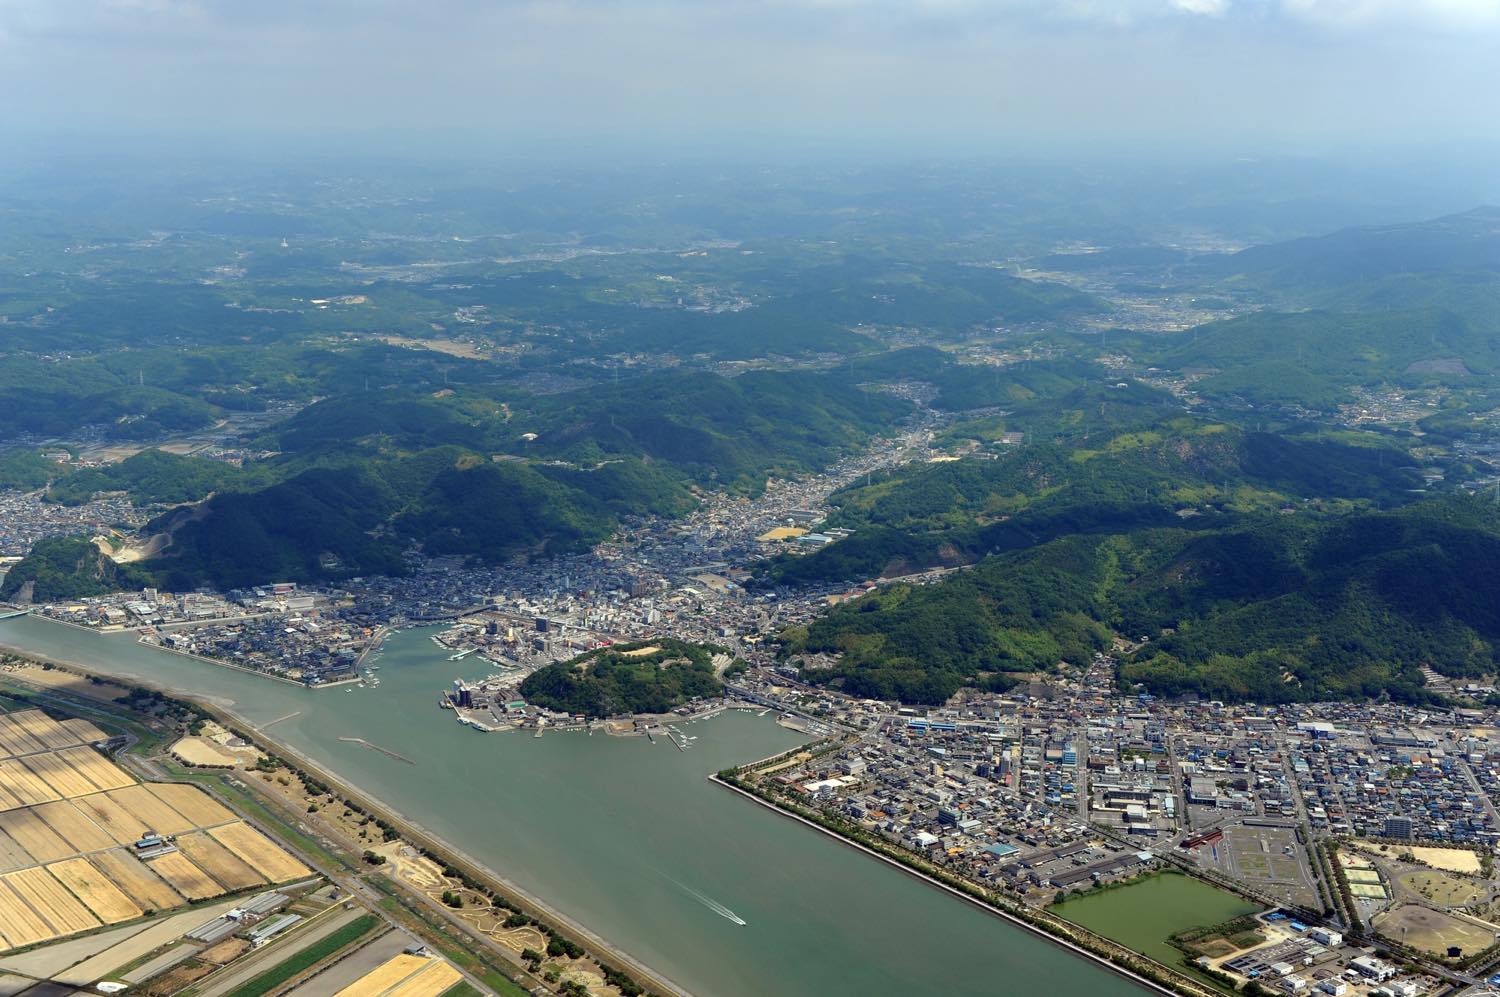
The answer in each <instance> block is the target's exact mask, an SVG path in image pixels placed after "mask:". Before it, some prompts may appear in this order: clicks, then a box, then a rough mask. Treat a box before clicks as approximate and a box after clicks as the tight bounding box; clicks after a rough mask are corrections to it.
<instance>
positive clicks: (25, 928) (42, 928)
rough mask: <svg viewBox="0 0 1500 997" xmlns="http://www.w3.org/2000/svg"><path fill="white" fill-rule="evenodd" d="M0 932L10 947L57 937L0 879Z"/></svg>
mask: <svg viewBox="0 0 1500 997" xmlns="http://www.w3.org/2000/svg"><path fill="white" fill-rule="evenodd" d="M0 925H4V927H3V928H0V932H3V933H4V935H5V940H6V942H7V943H8V944H9V945H10V946H11V947H12V948H15V947H18V946H21V945H30V944H31V943H32V942H39V941H42V940H43V939H46V938H52V937H54V936H56V935H57V932H56V931H53V930H52V926H51V925H49V924H48V923H47V922H46V921H43V920H42V919H41V918H40V917H38V916H37V915H36V914H35V913H34V912H33V911H32V909H31V908H30V907H28V906H27V904H26V901H24V900H22V899H21V897H20V895H19V894H17V893H16V892H15V891H14V890H12V889H11V888H10V886H9V885H7V884H6V883H5V881H4V879H0Z"/></svg>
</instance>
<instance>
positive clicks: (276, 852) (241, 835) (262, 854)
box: [209, 821, 311, 883]
mask: <svg viewBox="0 0 1500 997" xmlns="http://www.w3.org/2000/svg"><path fill="white" fill-rule="evenodd" d="M209 834H211V835H213V837H214V838H215V839H216V840H217V841H218V842H219V843H220V844H222V845H223V846H224V847H225V848H227V849H229V850H230V851H231V852H233V853H234V854H235V855H238V856H239V857H240V858H242V859H244V860H245V862H247V863H248V864H249V865H250V866H251V867H252V868H254V869H255V870H256V871H258V872H259V873H261V874H262V875H264V876H265V877H266V878H267V879H269V880H270V881H271V882H273V883H285V882H287V881H288V880H292V879H296V878H297V877H298V876H306V875H307V874H308V873H309V872H310V871H311V870H309V869H308V868H307V866H305V865H303V864H302V863H301V862H298V861H297V860H296V859H295V858H293V857H292V856H290V855H288V854H287V853H286V851H285V849H283V848H282V847H281V846H280V845H278V844H276V842H274V841H272V840H271V839H270V838H267V837H266V836H265V835H264V834H261V833H260V832H259V831H257V830H256V829H255V828H253V827H251V826H250V825H249V824H246V823H244V822H243V821H240V822H237V823H234V824H225V825H224V826H223V827H216V828H214V829H213V830H212V831H210V832H209Z"/></svg>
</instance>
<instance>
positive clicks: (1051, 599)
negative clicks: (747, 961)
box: [784, 497, 1500, 703]
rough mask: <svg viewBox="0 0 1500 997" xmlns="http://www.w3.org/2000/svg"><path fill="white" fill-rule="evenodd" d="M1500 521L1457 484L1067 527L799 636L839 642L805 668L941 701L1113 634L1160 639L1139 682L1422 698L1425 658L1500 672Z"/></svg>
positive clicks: (819, 647)
mask: <svg viewBox="0 0 1500 997" xmlns="http://www.w3.org/2000/svg"><path fill="white" fill-rule="evenodd" d="M1497 586H1500V518H1497V509H1496V506H1495V503H1494V502H1493V501H1492V500H1490V499H1487V498H1473V497H1453V498H1448V499H1443V500H1432V501H1427V502H1422V503H1418V504H1416V505H1413V506H1410V507H1408V508H1406V509H1402V510H1400V511H1397V512H1390V513H1373V512H1372V513H1357V514H1352V515H1349V516H1347V517H1342V518H1337V519H1332V520H1326V519H1316V518H1313V517H1306V516H1292V517H1285V516H1267V517H1260V518H1257V519H1255V520H1253V521H1249V522H1245V523H1241V524H1238V525H1236V526H1233V527H1227V528H1224V529H1217V530H1209V531H1199V532H1194V531H1189V530H1181V529H1152V530H1138V531H1135V532H1132V533H1129V534H1113V535H1098V536H1072V537H1066V538H1063V539H1060V540H1055V541H1052V542H1050V543H1046V544H1043V545H1041V546H1039V547H1036V548H1032V549H1029V550H1024V551H1015V552H1010V553H1006V554H1001V555H997V556H994V557H991V558H988V559H986V560H984V561H983V562H981V563H980V564H979V565H978V566H976V567H975V568H973V569H971V570H968V571H964V572H961V573H959V574H957V575H953V576H950V577H949V578H948V579H946V580H944V581H942V582H940V583H937V584H934V585H931V586H927V587H913V586H909V585H904V584H899V585H892V586H889V587H886V588H882V589H881V590H879V591H877V592H876V593H874V594H871V595H868V596H865V597H863V598H861V599H859V600H856V601H854V602H852V603H849V604H847V605H845V606H842V607H839V608H838V609H836V610H834V611H833V612H831V613H830V614H829V615H828V616H826V617H825V618H823V619H821V620H819V621H817V622H815V623H813V624H812V625H811V626H810V627H808V628H805V629H804V628H794V629H793V630H791V631H788V632H787V633H786V634H785V635H784V638H785V642H786V643H785V648H786V650H787V651H788V652H789V653H792V654H802V653H805V652H823V653H826V654H831V655H836V656H837V659H836V663H835V664H833V665H832V666H831V667H809V668H806V669H805V670H804V672H803V677H804V678H805V679H807V680H809V681H812V682H817V683H823V684H829V685H833V686H836V687H838V688H842V689H844V690H845V691H848V692H851V693H853V694H855V695H860V696H876V697H880V698H899V699H903V700H906V701H909V702H916V703H940V702H942V701H944V700H945V699H947V698H948V697H949V696H951V695H952V694H953V693H954V692H955V691H957V689H959V688H960V687H961V686H963V685H968V684H972V685H979V686H981V687H988V688H995V687H1003V686H1004V685H1006V684H1007V683H1008V682H1009V681H1010V680H1011V677H1012V676H1013V674H1014V673H1017V672H1030V671H1036V670H1045V669H1048V668H1050V667H1052V666H1054V665H1055V664H1057V663H1058V662H1059V661H1068V662H1072V663H1074V664H1083V663H1085V662H1086V661H1087V659H1088V658H1089V656H1090V655H1092V654H1093V653H1094V652H1096V651H1104V650H1107V649H1108V648H1109V647H1110V641H1111V638H1112V636H1113V635H1115V634H1120V635H1123V636H1125V637H1127V638H1129V639H1132V640H1133V639H1135V638H1137V637H1140V636H1146V637H1150V638H1151V640H1150V641H1149V642H1147V643H1146V644H1144V645H1143V646H1142V647H1141V648H1140V649H1139V650H1137V651H1136V652H1135V653H1134V654H1132V655H1130V656H1129V657H1128V658H1126V660H1125V661H1124V662H1123V663H1122V665H1121V669H1120V681H1121V683H1122V684H1123V685H1124V687H1125V688H1127V689H1137V688H1138V689H1142V690H1145V691H1150V692H1154V693H1157V694H1162V695H1176V694H1182V693H1197V694H1200V695H1203V696H1207V697H1212V698H1217V699H1227V700H1244V701H1252V700H1253V701H1257V702H1265V703H1277V702H1291V701H1301V700H1313V699H1339V698H1360V697H1381V696H1387V695H1388V696H1392V697H1395V698H1397V699H1400V700H1403V701H1409V702H1417V701H1422V700H1424V699H1426V698H1427V696H1428V694H1427V693H1426V691H1425V690H1424V689H1423V687H1422V681H1421V677H1420V668H1421V666H1423V665H1430V666H1432V667H1433V668H1435V669H1436V670H1438V671H1440V672H1444V673H1447V674H1452V675H1477V674H1482V673H1491V672H1493V671H1495V669H1496V668H1497V666H1500V660H1497V654H1500V643H1497V642H1500V603H1496V601H1495V600H1494V598H1493V593H1494V592H1495V591H1497Z"/></svg>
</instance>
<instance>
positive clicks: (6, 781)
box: [0, 758, 60, 807]
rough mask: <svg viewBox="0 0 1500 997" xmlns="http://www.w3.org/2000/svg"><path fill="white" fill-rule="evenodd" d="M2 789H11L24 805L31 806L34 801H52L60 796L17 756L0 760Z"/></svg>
mask: <svg viewBox="0 0 1500 997" xmlns="http://www.w3.org/2000/svg"><path fill="white" fill-rule="evenodd" d="M0 789H5V790H7V791H9V793H10V795H11V796H14V797H15V798H16V799H17V800H19V801H20V803H21V805H22V806H23V807H29V806H31V805H32V804H33V803H51V802H52V801H53V800H56V799H59V798H60V797H59V796H58V794H57V793H56V792H55V791H54V790H53V789H52V787H51V786H49V785H47V783H46V782H45V781H44V780H42V779H38V778H37V777H36V773H35V772H33V771H31V769H29V768H27V767H26V766H24V765H22V764H21V762H20V760H19V759H15V758H13V759H11V760H10V761H5V762H0Z"/></svg>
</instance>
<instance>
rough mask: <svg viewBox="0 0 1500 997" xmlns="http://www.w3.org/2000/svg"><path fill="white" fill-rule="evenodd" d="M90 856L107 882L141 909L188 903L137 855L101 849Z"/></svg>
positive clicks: (156, 908)
mask: <svg viewBox="0 0 1500 997" xmlns="http://www.w3.org/2000/svg"><path fill="white" fill-rule="evenodd" d="M91 860H92V861H93V862H94V864H95V865H97V866H98V867H99V869H100V871H101V872H103V873H104V874H105V875H107V876H108V877H109V879H110V882H112V883H114V884H115V885H116V886H118V887H120V889H122V890H124V891H125V892H126V893H128V894H130V896H131V897H133V898H134V899H135V902H136V903H137V904H139V905H140V906H141V909H142V910H170V909H171V908H173V907H181V906H182V905H183V904H185V903H187V901H186V900H184V899H183V898H182V897H180V896H178V895H177V891H176V890H174V889H172V888H171V887H170V886H168V885H167V884H166V883H165V882H164V881H163V880H162V878H161V877H160V876H158V875H156V874H155V873H154V872H152V871H151V870H150V869H149V868H148V867H147V866H145V865H143V864H142V863H141V861H140V859H138V858H136V857H135V856H134V855H131V854H130V853H128V852H126V851H124V850H123V849H118V848H117V849H114V850H113V851H108V852H100V853H99V854H97V855H94V856H93V857H92V859H91Z"/></svg>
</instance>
